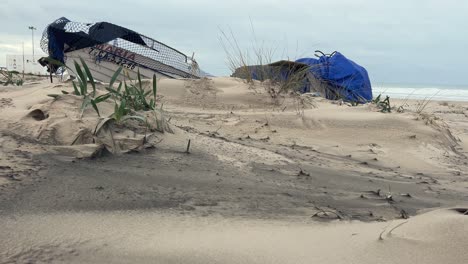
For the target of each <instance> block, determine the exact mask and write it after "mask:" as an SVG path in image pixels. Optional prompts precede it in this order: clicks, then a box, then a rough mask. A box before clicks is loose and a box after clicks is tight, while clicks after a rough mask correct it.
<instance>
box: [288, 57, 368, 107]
mask: <svg viewBox="0 0 468 264" xmlns="http://www.w3.org/2000/svg"><path fill="white" fill-rule="evenodd" d="M296 62H298V63H303V64H306V65H308V66H309V72H310V73H312V74H313V75H314V76H315V77H316V78H317V79H319V80H321V81H323V82H326V83H327V84H328V87H329V89H328V91H327V94H326V95H325V96H326V97H327V98H328V99H343V100H345V101H351V102H358V103H365V102H369V101H371V100H372V87H371V83H370V80H369V75H368V74H367V71H366V69H365V68H364V67H362V66H360V65H358V64H356V63H355V62H354V61H352V60H350V59H348V58H346V57H345V56H343V54H341V53H339V52H334V53H333V54H332V55H329V56H328V55H323V56H320V57H319V58H318V59H315V58H302V59H299V60H296ZM308 91H310V84H308V85H306V86H305V87H304V89H303V92H308Z"/></svg>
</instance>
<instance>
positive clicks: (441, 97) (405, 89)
mask: <svg viewBox="0 0 468 264" xmlns="http://www.w3.org/2000/svg"><path fill="white" fill-rule="evenodd" d="M372 93H373V95H374V97H376V96H378V95H379V94H382V95H383V96H385V95H388V96H390V98H400V99H406V98H408V99H431V100H438V101H468V85H466V86H435V85H394V84H392V85H373V87H372Z"/></svg>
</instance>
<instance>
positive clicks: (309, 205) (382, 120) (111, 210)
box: [0, 77, 468, 264]
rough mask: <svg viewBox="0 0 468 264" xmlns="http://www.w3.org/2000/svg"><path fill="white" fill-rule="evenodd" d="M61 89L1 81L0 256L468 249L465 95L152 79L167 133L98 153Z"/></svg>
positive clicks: (358, 257)
mask: <svg viewBox="0 0 468 264" xmlns="http://www.w3.org/2000/svg"><path fill="white" fill-rule="evenodd" d="M147 84H148V86H149V84H150V83H149V82H147ZM105 86H106V85H105V84H99V85H98V94H104V93H105V90H104V87H105ZM62 90H63V91H67V92H69V93H71V92H72V91H73V88H72V85H71V83H70V82H64V83H61V82H57V80H56V81H55V82H54V83H52V84H51V83H50V82H49V81H48V80H47V79H36V80H29V81H27V82H26V83H25V84H24V86H22V87H13V86H6V87H0V109H1V111H2V115H0V134H1V138H0V145H1V149H0V225H1V228H0V238H1V241H2V243H0V263H31V262H33V263H155V260H157V261H156V262H157V263H187V262H188V263H315V262H317V263H437V264H439V263H466V262H468V254H467V251H466V250H465V249H466V248H467V247H468V236H466V234H467V232H468V213H467V212H468V210H467V209H468V174H467V172H468V158H467V155H468V122H467V118H468V102H445V101H431V102H429V103H428V104H427V105H426V106H425V107H423V109H422V110H421V105H422V104H424V103H423V102H422V101H417V100H402V99H400V100H393V99H391V104H392V106H395V109H394V110H393V111H392V112H391V113H382V112H380V111H379V109H378V108H377V107H376V105H375V104H371V103H368V104H363V105H358V106H351V105H350V104H348V103H343V102H338V101H330V100H326V99H324V98H321V97H313V96H312V95H310V94H304V95H301V96H299V97H298V96H289V95H285V96H284V97H283V98H280V100H278V101H276V102H275V101H273V100H272V99H271V97H269V96H268V94H266V92H265V89H263V87H262V85H261V84H260V83H255V84H254V85H249V84H246V83H245V82H244V81H243V80H240V79H236V78H230V77H216V78H203V79H200V80H188V79H187V80H183V79H182V80H180V79H179V80H177V79H161V80H159V81H158V94H159V95H158V103H159V104H160V105H163V109H164V115H165V116H166V118H167V120H168V122H167V126H168V128H169V130H171V132H172V133H171V132H166V133H159V132H152V133H151V137H147V133H148V132H147V131H146V130H145V131H142V130H138V131H136V132H135V131H129V130H128V129H127V128H122V129H121V130H119V131H117V132H118V133H117V132H115V133H116V134H115V138H116V139H117V140H118V142H119V145H118V149H117V150H116V148H117V147H116V145H115V144H114V145H113V149H112V150H114V151H116V153H114V154H111V153H108V152H109V144H108V142H107V141H105V140H104V139H103V138H100V139H99V140H100V141H99V142H100V143H101V144H97V143H96V139H92V136H90V133H89V131H93V130H95V128H96V126H97V125H98V124H99V120H100V118H99V117H98V115H97V114H96V112H95V111H94V110H93V108H92V107H88V108H86V109H85V111H84V112H83V114H82V117H80V104H81V98H80V97H78V96H75V95H71V94H62V93H61V91H62ZM48 94H58V95H59V96H58V97H57V98H52V97H49V96H47V95H48ZM400 106H401V107H400ZM113 108H114V105H113V103H112V102H111V101H106V102H103V103H101V104H100V105H99V110H100V113H101V116H109V115H110V114H111V113H112V111H113ZM398 108H399V109H400V111H397V109H398ZM142 135H144V137H143V136H142ZM189 140H190V148H189V151H188V152H189V153H187V145H188V142H189ZM93 142H94V143H93ZM140 143H141V144H140ZM103 146H107V147H108V148H107V150H106V149H103ZM112 150H111V151H112ZM34 261H36V262H34Z"/></svg>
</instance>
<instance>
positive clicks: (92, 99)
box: [48, 58, 110, 117]
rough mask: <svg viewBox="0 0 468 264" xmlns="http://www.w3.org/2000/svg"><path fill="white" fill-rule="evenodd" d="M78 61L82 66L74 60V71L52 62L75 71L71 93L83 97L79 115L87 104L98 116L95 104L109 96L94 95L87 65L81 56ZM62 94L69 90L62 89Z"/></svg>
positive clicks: (94, 91)
mask: <svg viewBox="0 0 468 264" xmlns="http://www.w3.org/2000/svg"><path fill="white" fill-rule="evenodd" d="M80 61H81V64H82V66H80V64H79V63H78V62H77V61H74V65H75V70H76V72H75V71H73V70H72V69H71V68H69V67H67V66H66V65H65V64H63V63H61V62H58V61H53V63H54V64H56V65H58V66H61V67H66V68H67V69H68V70H69V71H71V72H73V73H75V75H76V81H72V84H73V93H72V94H74V95H78V96H82V97H83V102H82V103H81V107H80V117H83V113H84V110H85V109H86V108H87V107H88V106H89V105H91V106H92V107H93V109H94V111H96V113H97V114H98V116H101V114H100V113H99V108H98V106H97V105H98V104H99V103H101V102H103V101H105V100H107V99H108V98H109V97H110V95H109V94H104V95H100V96H98V97H96V81H95V80H94V78H93V75H92V74H91V71H90V70H89V67H88V65H87V64H86V62H85V61H84V60H83V59H82V58H80ZM82 67H83V68H82ZM88 82H89V83H90V84H91V88H92V91H88ZM62 94H69V92H67V91H62ZM48 96H50V97H53V98H58V97H59V95H58V94H49V95H48Z"/></svg>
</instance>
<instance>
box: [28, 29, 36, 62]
mask: <svg viewBox="0 0 468 264" xmlns="http://www.w3.org/2000/svg"><path fill="white" fill-rule="evenodd" d="M28 28H29V29H30V30H31V36H32V56H33V59H32V60H33V63H34V61H35V60H34V30H36V29H37V28H35V27H33V26H29V27H28Z"/></svg>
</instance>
